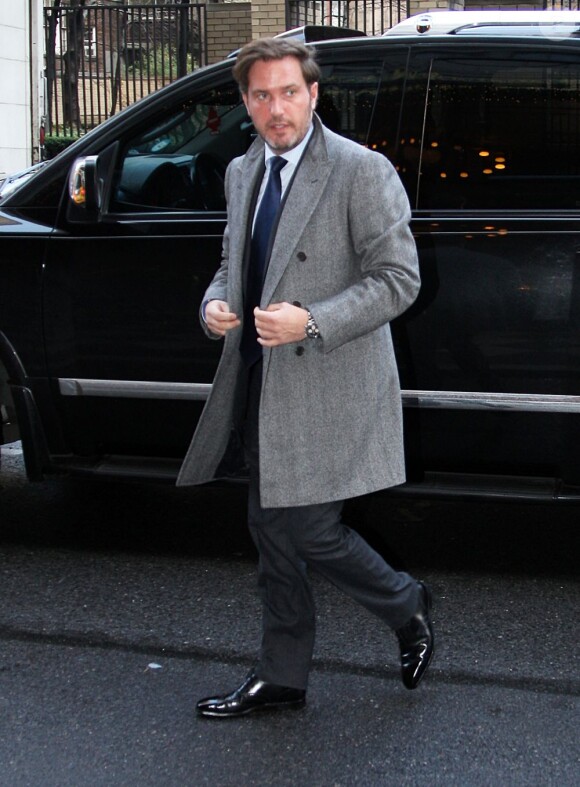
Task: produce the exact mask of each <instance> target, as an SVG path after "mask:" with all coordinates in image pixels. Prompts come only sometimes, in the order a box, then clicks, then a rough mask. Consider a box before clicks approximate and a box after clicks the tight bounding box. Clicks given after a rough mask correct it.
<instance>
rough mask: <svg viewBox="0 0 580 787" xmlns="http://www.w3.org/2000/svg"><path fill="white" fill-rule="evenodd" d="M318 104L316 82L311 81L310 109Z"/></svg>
mask: <svg viewBox="0 0 580 787" xmlns="http://www.w3.org/2000/svg"><path fill="white" fill-rule="evenodd" d="M317 104H318V82H313V83H312V84H311V85H310V106H311V107H312V109H313V110H314V109H316V105H317Z"/></svg>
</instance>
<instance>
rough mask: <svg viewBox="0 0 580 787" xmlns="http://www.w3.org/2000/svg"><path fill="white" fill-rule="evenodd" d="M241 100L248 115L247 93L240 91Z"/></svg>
mask: <svg viewBox="0 0 580 787" xmlns="http://www.w3.org/2000/svg"><path fill="white" fill-rule="evenodd" d="M242 101H243V102H244V105H245V107H246V110H247V112H248V115H249V114H250V110H249V109H248V94H247V93H242Z"/></svg>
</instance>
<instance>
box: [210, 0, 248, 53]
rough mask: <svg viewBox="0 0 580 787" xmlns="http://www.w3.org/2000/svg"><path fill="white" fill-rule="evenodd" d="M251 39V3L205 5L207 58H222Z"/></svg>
mask: <svg viewBox="0 0 580 787" xmlns="http://www.w3.org/2000/svg"><path fill="white" fill-rule="evenodd" d="M251 40H252V3H250V2H248V3H239V2H237V3H211V4H209V5H208V6H207V58H208V62H209V63H217V62H219V61H220V60H223V59H224V58H225V57H227V56H228V55H229V54H230V53H231V52H233V51H234V50H236V49H239V48H240V47H241V46H243V45H244V44H246V43H247V42H248V41H251Z"/></svg>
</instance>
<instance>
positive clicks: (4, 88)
mask: <svg viewBox="0 0 580 787" xmlns="http://www.w3.org/2000/svg"><path fill="white" fill-rule="evenodd" d="M31 163H32V128H31V98H30V14H29V3H28V0H10V2H7V1H6V0H0V178H2V177H3V176H4V175H5V174H8V173H10V172H15V171H17V170H19V169H24V168H25V167H28V166H30V164H31Z"/></svg>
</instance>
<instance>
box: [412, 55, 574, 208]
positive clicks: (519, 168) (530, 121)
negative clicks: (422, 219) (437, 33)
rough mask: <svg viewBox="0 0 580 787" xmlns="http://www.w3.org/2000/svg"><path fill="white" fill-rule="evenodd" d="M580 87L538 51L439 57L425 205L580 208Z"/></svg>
mask: <svg viewBox="0 0 580 787" xmlns="http://www.w3.org/2000/svg"><path fill="white" fill-rule="evenodd" d="M579 88H580V68H579V66H578V65H577V63H566V62H562V63H558V62H556V61H554V60H553V59H552V60H550V59H548V58H544V59H542V55H541V54H539V53H535V54H533V55H531V54H530V52H526V53H525V54H523V55H522V57H521V58H518V57H515V56H512V57H509V58H508V57H506V58H505V59H502V58H501V57H498V56H497V55H490V56H489V57H488V58H487V59H486V58H483V57H482V56H481V53H478V57H477V58H473V59H471V58H469V57H457V58H452V57H448V58H441V59H437V58H436V59H435V60H433V61H432V64H431V78H430V83H429V90H428V93H427V96H428V100H427V106H426V112H425V126H424V129H425V130H424V136H423V139H421V140H419V139H417V140H416V144H415V148H416V151H417V166H419V168H420V169H419V172H420V178H419V195H418V200H417V207H418V208H419V209H421V208H423V209H431V208H440V209H469V208H510V207H512V206H514V205H517V206H518V207H519V208H528V209H532V210H533V209H540V208H564V209H566V208H569V209H573V208H578V207H580V198H579V196H578V195H579V193H580V104H579V102H578V98H577V97H578V90H579ZM419 151H420V152H419Z"/></svg>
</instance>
